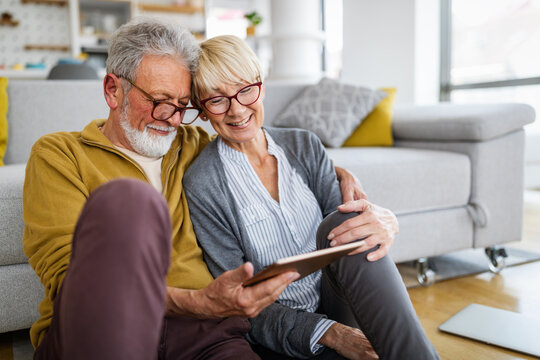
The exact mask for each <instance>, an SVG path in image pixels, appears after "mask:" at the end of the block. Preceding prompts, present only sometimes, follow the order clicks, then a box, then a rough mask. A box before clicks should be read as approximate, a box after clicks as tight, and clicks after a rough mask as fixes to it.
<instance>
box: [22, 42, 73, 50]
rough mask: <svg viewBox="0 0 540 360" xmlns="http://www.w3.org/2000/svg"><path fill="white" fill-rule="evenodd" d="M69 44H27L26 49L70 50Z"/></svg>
mask: <svg viewBox="0 0 540 360" xmlns="http://www.w3.org/2000/svg"><path fill="white" fill-rule="evenodd" d="M69 49H70V46H69V45H46V44H26V45H24V50H52V51H69Z"/></svg>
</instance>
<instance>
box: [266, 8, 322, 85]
mask: <svg viewBox="0 0 540 360" xmlns="http://www.w3.org/2000/svg"><path fill="white" fill-rule="evenodd" d="M271 5H272V35H271V38H272V65H271V69H270V74H269V78H270V79H274V80H296V79H298V80H305V79H309V80H317V79H319V78H320V77H321V76H322V44H323V41H324V34H323V33H322V31H321V24H320V18H321V3H320V0H273V1H272V2H271Z"/></svg>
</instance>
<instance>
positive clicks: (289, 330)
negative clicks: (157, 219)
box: [184, 154, 325, 358]
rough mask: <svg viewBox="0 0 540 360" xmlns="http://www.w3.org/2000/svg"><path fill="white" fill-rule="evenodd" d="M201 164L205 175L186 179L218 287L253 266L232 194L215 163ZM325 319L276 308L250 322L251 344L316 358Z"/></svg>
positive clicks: (192, 174) (198, 230) (196, 227)
mask: <svg viewBox="0 0 540 360" xmlns="http://www.w3.org/2000/svg"><path fill="white" fill-rule="evenodd" d="M216 156H217V154H216ZM200 160H201V161H203V162H204V167H202V166H201V170H202V169H204V170H205V171H204V174H200V173H199V170H198V169H199V167H198V164H197V163H196V164H194V166H192V167H191V168H190V169H189V171H188V173H187V174H186V175H187V176H186V177H185V178H184V187H185V191H186V196H187V200H188V205H189V211H190V217H191V221H192V222H193V227H194V230H195V234H196V236H197V240H198V241H199V244H200V245H201V247H202V249H203V251H204V258H205V261H206V263H207V265H208V268H209V270H210V272H211V273H212V275H214V276H216V277H218V276H219V277H218V278H217V279H216V281H217V280H218V279H220V278H221V277H222V276H220V275H221V274H223V273H225V272H226V271H227V270H231V269H236V268H238V267H239V266H242V264H243V263H244V262H245V261H246V260H249V257H248V255H247V254H246V251H248V252H249V250H247V249H245V247H246V246H248V245H245V244H243V243H242V242H241V237H242V235H241V231H242V230H241V226H242V224H241V223H239V221H240V220H239V217H238V216H235V215H234V211H233V209H232V204H233V202H234V199H232V194H230V193H228V192H227V188H226V184H224V183H220V181H219V176H218V175H216V174H212V172H213V171H217V166H216V164H215V161H212V160H211V159H210V160H208V159H207V158H202V159H200ZM209 169H214V170H212V171H209ZM202 179H204V180H202ZM202 182H205V184H203V183H202ZM259 270H260V269H259ZM248 289H249V288H248ZM188 300H189V301H191V300H190V299H188ZM324 317H325V316H323V315H320V314H316V313H310V312H306V311H302V310H294V309H291V308H289V307H286V306H283V305H280V304H278V303H273V304H271V305H270V306H268V307H266V308H265V309H264V310H262V311H261V312H260V313H259V314H258V316H257V317H255V318H253V319H250V322H251V326H252V328H251V331H250V333H249V334H248V338H249V340H250V341H251V342H254V343H258V344H260V345H263V346H265V347H267V348H269V349H271V350H273V351H276V352H279V353H284V354H287V355H289V356H294V357H300V358H305V357H311V356H312V353H311V349H310V340H311V334H312V333H313V330H314V329H315V327H316V325H317V323H318V321H319V320H320V319H322V318H324Z"/></svg>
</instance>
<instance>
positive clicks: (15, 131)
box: [4, 80, 109, 164]
mask: <svg viewBox="0 0 540 360" xmlns="http://www.w3.org/2000/svg"><path fill="white" fill-rule="evenodd" d="M8 95H9V110H8V119H10V128H9V140H10V141H9V142H8V145H7V151H6V157H5V159H4V160H5V161H4V162H5V163H6V164H21V163H25V162H26V160H27V159H28V155H29V154H30V149H31V148H32V145H33V144H34V143H35V142H36V140H37V139H39V138H40V137H41V136H43V135H45V134H49V133H52V132H56V131H81V130H82V129H83V128H84V127H85V126H86V125H87V124H88V123H90V121H92V120H94V119H100V118H107V116H108V114H109V108H108V106H107V103H106V102H105V98H104V96H103V82H102V81H98V80H95V81H94V80H84V81H80V80H78V81H77V80H47V81H43V80H35V81H33V80H11V81H10V82H9V86H8ZM45 95H46V96H45Z"/></svg>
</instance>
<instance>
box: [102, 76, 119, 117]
mask: <svg viewBox="0 0 540 360" xmlns="http://www.w3.org/2000/svg"><path fill="white" fill-rule="evenodd" d="M103 92H104V94H105V101H107V104H108V105H109V107H110V108H111V110H115V109H117V108H118V107H119V106H120V105H121V104H122V99H123V96H124V91H123V89H122V85H121V84H120V78H119V77H118V76H116V75H114V74H107V75H105V79H103Z"/></svg>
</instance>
